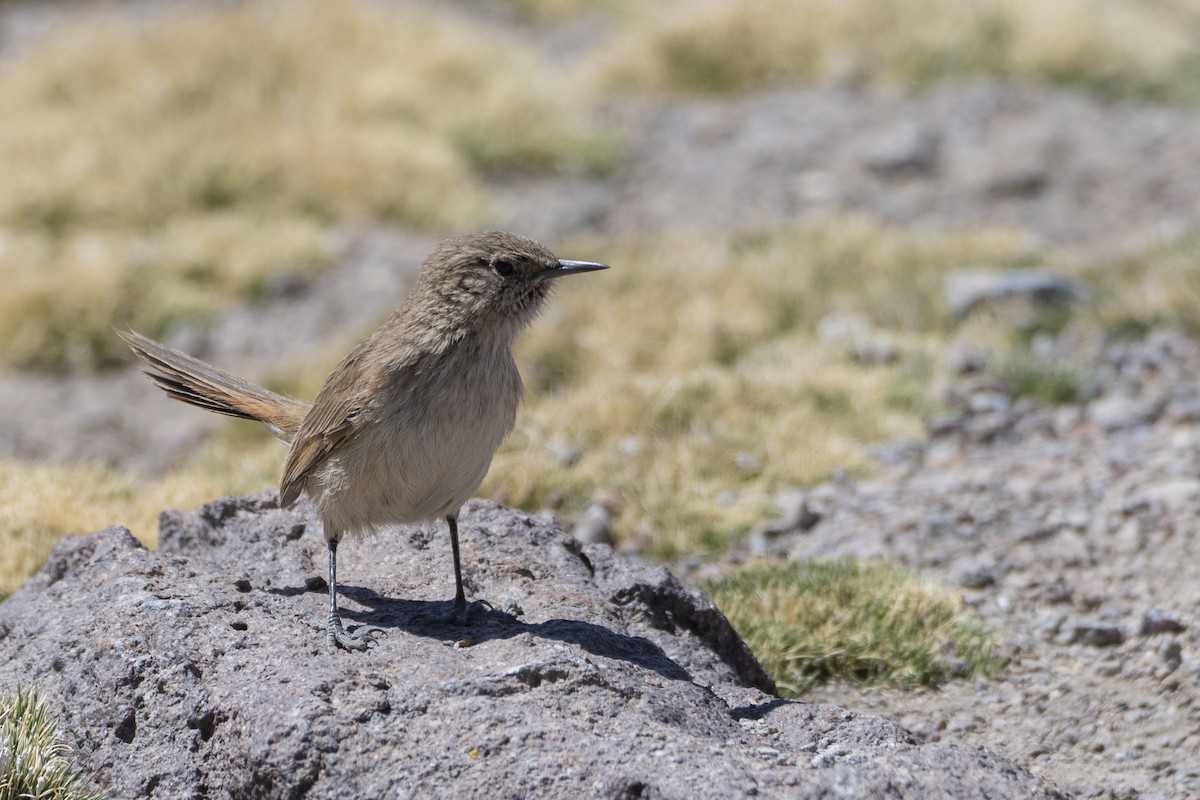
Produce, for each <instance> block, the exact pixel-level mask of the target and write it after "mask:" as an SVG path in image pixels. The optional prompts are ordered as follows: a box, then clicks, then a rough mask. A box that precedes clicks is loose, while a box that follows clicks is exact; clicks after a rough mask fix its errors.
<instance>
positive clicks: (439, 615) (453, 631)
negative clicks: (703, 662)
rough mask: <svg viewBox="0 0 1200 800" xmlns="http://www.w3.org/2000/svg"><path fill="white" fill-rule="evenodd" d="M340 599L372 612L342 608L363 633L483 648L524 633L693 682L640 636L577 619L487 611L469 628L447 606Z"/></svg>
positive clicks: (360, 591)
mask: <svg viewBox="0 0 1200 800" xmlns="http://www.w3.org/2000/svg"><path fill="white" fill-rule="evenodd" d="M338 591H339V593H342V594H344V595H345V596H347V597H350V598H352V599H353V600H354V601H355V602H358V603H361V604H362V605H365V606H368V607H369V608H370V609H371V610H370V611H354V610H352V609H346V608H342V609H340V610H339V613H340V614H341V615H342V618H343V619H352V620H354V621H355V622H358V623H360V624H361V625H363V626H364V627H365V628H368V629H370V628H378V629H379V630H382V631H385V632H386V631H389V630H398V631H403V632H404V633H407V634H410V635H412V636H423V637H427V638H430V639H438V640H441V641H445V640H450V639H454V640H470V641H471V642H472V643H473V644H480V643H482V642H487V641H491V640H495V639H509V638H512V637H513V636H517V635H520V634H522V633H528V634H532V635H533V636H537V637H539V638H542V639H551V640H554V641H558V642H564V643H566V644H573V645H576V646H578V647H582V648H583V649H584V650H586V651H587V652H589V653H591V654H592V655H594V656H601V657H604V658H612V659H617V660H620V661H625V662H628V663H630V664H634V665H635V666H638V667H641V668H643V669H649V670H653V671H655V672H657V673H658V674H659V675H661V676H663V677H664V678H667V679H669V680H682V681H690V680H692V676H691V674H690V673H688V671H687V670H686V669H684V668H683V667H681V666H680V665H679V664H677V663H676V662H675V661H673V660H672V659H671V658H670V657H669V656H668V655H667V654H666V653H664V652H663V650H662V648H661V647H659V646H658V645H657V644H655V643H654V642H652V641H650V640H649V639H647V638H645V637H642V636H629V635H627V634H623V633H618V632H616V631H614V630H612V629H610V628H606V627H604V626H603V625H596V624H595V623H592V622H586V621H584V620H576V619H548V620H545V621H544V622H536V623H527V622H522V621H521V620H519V619H517V618H516V617H515V616H513V615H512V614H509V613H506V612H504V611H497V610H496V609H492V608H488V609H486V610H480V611H476V612H474V613H472V615H471V618H470V620H469V621H468V622H467V623H466V624H465V625H458V624H456V623H453V622H448V621H445V620H444V617H446V615H447V612H448V611H449V610H450V608H451V602H450V601H446V600H404V599H395V598H390V597H384V596H382V595H380V594H378V593H377V592H375V591H372V590H371V589H368V588H366V587H362V586H343V585H341V584H339V585H338Z"/></svg>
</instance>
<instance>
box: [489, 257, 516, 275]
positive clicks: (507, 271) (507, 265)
mask: <svg viewBox="0 0 1200 800" xmlns="http://www.w3.org/2000/svg"><path fill="white" fill-rule="evenodd" d="M492 269H494V270H496V274H497V275H499V276H500V277H501V278H507V277H508V276H509V275H512V274H513V263H512V262H511V261H509V260H508V259H507V258H497V259H496V260H495V261H493V262H492Z"/></svg>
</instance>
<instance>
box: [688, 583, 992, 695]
mask: <svg viewBox="0 0 1200 800" xmlns="http://www.w3.org/2000/svg"><path fill="white" fill-rule="evenodd" d="M706 588H707V589H708V591H709V592H710V593H711V594H712V596H713V600H714V601H715V602H716V604H717V606H718V607H720V608H721V610H722V611H724V612H725V614H726V615H727V616H728V617H729V621H730V622H732V623H733V626H734V628H736V629H737V630H738V632H739V633H741V635H742V637H743V638H744V639H745V640H746V643H747V644H748V645H749V646H750V649H751V650H753V651H754V653H755V655H756V656H758V660H759V661H760V662H761V663H762V665H763V667H764V668H765V669H766V670H767V672H769V673H770V674H771V676H772V677H773V678H774V679H775V682H776V684H777V685H778V686H779V689H780V691H781V692H782V693H783V694H784V695H785V696H797V695H801V694H803V693H804V692H805V691H807V690H808V689H809V688H811V687H812V686H813V685H814V684H816V683H818V682H821V681H825V680H831V679H838V680H845V681H852V682H855V683H869V684H897V685H931V684H937V683H939V682H941V681H943V680H945V679H947V678H949V677H960V676H961V677H967V676H971V675H976V674H984V675H988V674H992V673H994V672H995V671H996V670H998V669H999V668H1000V667H1001V666H1002V665H1003V662H1002V660H1001V659H999V658H997V657H996V656H995V655H994V654H993V650H994V646H995V641H994V637H993V635H992V633H991V632H990V631H989V630H988V629H987V627H986V626H985V624H984V623H983V621H982V620H981V619H980V618H979V617H977V616H976V615H974V614H973V613H972V612H970V611H968V610H966V609H965V608H964V607H963V605H962V602H961V601H960V600H959V598H958V597H957V596H956V595H955V594H954V593H953V592H951V591H949V590H947V589H944V588H942V587H940V586H937V585H935V584H931V583H928V582H926V581H924V580H922V579H921V578H920V577H919V576H917V575H915V574H913V573H912V572H909V571H907V570H904V569H902V568H900V567H898V566H896V565H894V564H891V563H887V562H883V561H859V560H854V559H843V560H838V561H796V562H791V563H788V564H784V565H782V566H768V567H764V566H757V567H749V568H744V569H742V570H740V571H738V572H735V573H733V574H731V575H728V576H726V577H725V578H723V579H722V580H720V581H717V582H716V583H713V584H710V585H709V586H708V587H706Z"/></svg>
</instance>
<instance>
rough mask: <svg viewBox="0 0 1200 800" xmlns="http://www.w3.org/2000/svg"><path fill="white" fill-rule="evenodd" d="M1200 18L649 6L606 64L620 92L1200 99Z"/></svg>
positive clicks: (830, 0)
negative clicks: (888, 88) (884, 90)
mask: <svg viewBox="0 0 1200 800" xmlns="http://www.w3.org/2000/svg"><path fill="white" fill-rule="evenodd" d="M1198 23H1200V9H1197V8H1195V7H1194V6H1191V5H1188V4H1180V3H1165V2H1139V0H1063V2H1057V3H1053V4H1046V3H1042V2H1038V1H1037V0H1008V2H1004V3H996V2H990V0H912V1H911V2H904V3H893V2H888V1H887V0H798V1H797V0H750V1H749V2H743V1H736V0H708V1H707V2H700V3H691V4H684V5H679V4H671V5H669V6H665V7H664V6H652V5H649V4H644V5H643V6H642V11H641V13H640V14H638V15H634V16H631V17H630V18H629V22H628V23H627V29H626V30H625V32H624V34H623V35H621V36H619V37H615V38H614V39H613V40H612V41H611V43H610V44H609V45H608V47H607V48H606V50H605V52H603V53H602V54H601V55H600V57H599V58H598V61H597V65H598V66H597V69H598V74H599V75H600V76H601V82H602V84H603V85H605V86H609V87H613V86H616V87H621V88H627V89H628V88H634V89H639V90H649V91H668V92H684V93H692V94H714V93H728V92H737V91H745V90H750V89H755V88H760V87H764V86H772V85H786V84H798V83H813V82H823V81H848V82H854V83H866V84H874V85H881V84H882V85H901V86H913V85H918V86H919V85H925V84H929V83H931V82H934V81H938V80H944V79H953V80H962V79H970V78H979V77H993V78H1002V79H1018V80H1028V81H1032V82H1036V83H1048V84H1064V85H1072V86H1082V87H1085V88H1088V89H1092V90H1095V91H1097V92H1100V93H1102V94H1104V95H1107V96H1114V97H1142V98H1150V99H1157V100H1169V101H1176V102H1188V103H1194V102H1196V101H1197V100H1200V88H1198V86H1197V82H1196V75H1197V71H1198V70H1200V59H1198V57H1197V55H1196V45H1197V34H1196V33H1195V31H1196V30H1197V29H1198V28H1197V24H1198Z"/></svg>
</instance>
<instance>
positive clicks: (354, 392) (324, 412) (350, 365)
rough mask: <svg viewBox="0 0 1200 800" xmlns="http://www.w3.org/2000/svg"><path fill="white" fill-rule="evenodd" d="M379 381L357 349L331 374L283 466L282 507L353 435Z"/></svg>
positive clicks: (294, 497)
mask: <svg viewBox="0 0 1200 800" xmlns="http://www.w3.org/2000/svg"><path fill="white" fill-rule="evenodd" d="M380 380H381V377H380V374H379V372H378V371H369V370H367V369H364V366H363V360H362V358H361V355H360V350H359V349H356V350H355V351H354V352H352V353H351V354H350V355H348V356H346V358H345V360H344V361H342V363H341V364H339V365H338V366H337V368H336V369H334V371H333V372H332V373H331V374H330V376H329V378H328V379H327V380H326V381H325V385H324V386H322V387H321V391H320V392H319V393H318V394H317V399H316V400H315V401H314V402H313V406H312V410H310V411H309V412H308V415H307V416H305V417H304V422H303V423H301V425H300V430H299V431H298V432H297V433H296V438H295V440H294V441H293V444H292V449H291V450H290V451H289V452H288V457H287V462H286V463H285V464H284V465H283V479H282V480H281V482H280V486H279V504H280V505H281V506H287V505H289V504H290V503H292V502H293V501H294V500H295V499H296V498H297V497H299V496H300V492H301V491H302V490H303V489H304V487H305V485H306V484H307V483H308V479H309V477H310V476H311V475H312V473H313V470H315V469H317V468H318V467H319V466H320V465H321V464H322V463H323V462H324V461H325V459H326V458H328V457H329V456H330V455H331V454H333V453H334V452H335V451H336V450H337V449H338V447H339V446H340V445H341V444H342V443H343V442H344V441H346V439H347V438H348V437H349V436H351V435H352V434H353V433H354V432H355V429H356V423H357V421H358V419H359V416H360V414H361V413H362V411H363V410H364V409H365V408H366V407H367V406H368V405H369V404H370V402H371V398H372V397H375V396H376V389H377V384H378V383H379V382H380Z"/></svg>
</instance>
